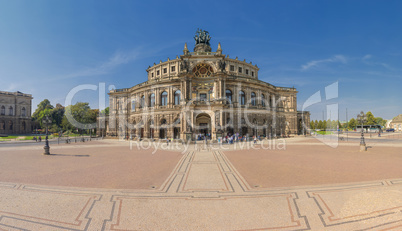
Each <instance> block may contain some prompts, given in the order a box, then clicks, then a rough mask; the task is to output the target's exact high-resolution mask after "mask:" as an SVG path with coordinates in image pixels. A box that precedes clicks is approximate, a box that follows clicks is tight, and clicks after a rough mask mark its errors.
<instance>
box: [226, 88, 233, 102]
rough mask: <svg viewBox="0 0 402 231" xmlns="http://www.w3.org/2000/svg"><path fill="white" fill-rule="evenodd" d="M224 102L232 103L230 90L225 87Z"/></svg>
mask: <svg viewBox="0 0 402 231" xmlns="http://www.w3.org/2000/svg"><path fill="white" fill-rule="evenodd" d="M226 102H227V103H232V91H231V90H229V89H226Z"/></svg>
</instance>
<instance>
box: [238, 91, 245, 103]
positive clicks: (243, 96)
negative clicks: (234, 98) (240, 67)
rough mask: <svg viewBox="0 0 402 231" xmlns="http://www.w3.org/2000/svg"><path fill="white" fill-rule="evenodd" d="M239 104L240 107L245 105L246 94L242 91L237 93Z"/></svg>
mask: <svg viewBox="0 0 402 231" xmlns="http://www.w3.org/2000/svg"><path fill="white" fill-rule="evenodd" d="M239 103H240V105H244V104H245V103H246V94H244V91H240V92H239Z"/></svg>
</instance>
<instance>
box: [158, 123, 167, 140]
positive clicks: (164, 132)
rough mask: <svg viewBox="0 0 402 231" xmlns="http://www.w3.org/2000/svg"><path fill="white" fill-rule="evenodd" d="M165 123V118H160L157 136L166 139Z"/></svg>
mask: <svg viewBox="0 0 402 231" xmlns="http://www.w3.org/2000/svg"><path fill="white" fill-rule="evenodd" d="M166 125H167V122H166V120H165V119H162V120H161V127H160V129H159V138H161V139H166V138H167V137H166V133H167V129H166Z"/></svg>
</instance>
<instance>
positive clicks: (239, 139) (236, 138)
mask: <svg viewBox="0 0 402 231" xmlns="http://www.w3.org/2000/svg"><path fill="white" fill-rule="evenodd" d="M252 140H253V141H254V143H257V141H261V136H253V138H252ZM247 141H250V138H249V137H248V135H242V136H241V135H239V133H236V134H233V135H231V134H228V135H227V136H224V137H223V139H222V142H223V143H227V144H233V143H234V142H247Z"/></svg>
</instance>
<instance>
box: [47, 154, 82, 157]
mask: <svg viewBox="0 0 402 231" xmlns="http://www.w3.org/2000/svg"><path fill="white" fill-rule="evenodd" d="M47 156H72V157H89V155H68V154H49V155H47Z"/></svg>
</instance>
